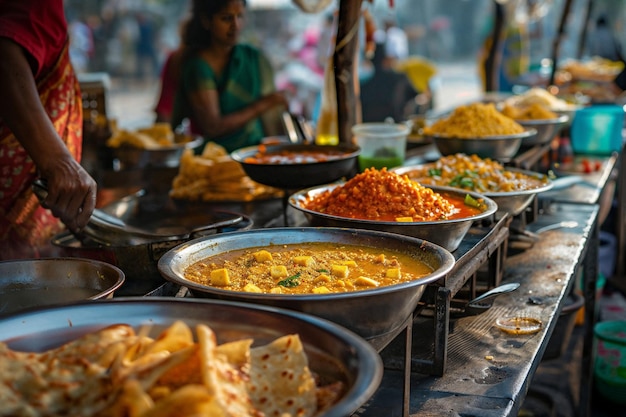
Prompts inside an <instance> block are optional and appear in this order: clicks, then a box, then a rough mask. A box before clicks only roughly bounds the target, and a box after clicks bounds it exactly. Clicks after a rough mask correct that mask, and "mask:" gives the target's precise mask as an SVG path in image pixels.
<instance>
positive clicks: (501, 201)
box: [393, 165, 554, 216]
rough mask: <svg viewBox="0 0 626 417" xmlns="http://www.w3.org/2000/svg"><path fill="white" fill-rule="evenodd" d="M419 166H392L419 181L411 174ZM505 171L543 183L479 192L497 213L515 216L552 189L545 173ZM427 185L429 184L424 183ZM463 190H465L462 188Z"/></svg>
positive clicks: (398, 171)
mask: <svg viewBox="0 0 626 417" xmlns="http://www.w3.org/2000/svg"><path fill="white" fill-rule="evenodd" d="M418 168H420V166H419V165H407V166H403V167H398V168H394V169H393V172H395V173H397V174H399V175H407V176H408V177H409V178H410V179H412V180H414V181H417V182H419V178H416V177H415V175H411V172H412V171H414V170H416V169H418ZM505 169H506V170H507V171H512V172H521V173H523V174H526V175H528V176H531V177H536V178H539V179H542V180H544V185H543V186H542V187H538V188H533V189H530V190H519V191H505V192H490V191H485V192H481V194H482V195H483V196H485V197H487V198H490V199H491V200H493V201H494V202H495V203H496V204H497V206H498V209H497V213H508V214H510V215H511V216H517V215H518V214H520V213H521V212H523V211H524V210H525V209H526V207H528V206H529V205H530V203H532V201H533V199H534V198H535V196H536V195H537V194H539V193H543V192H544V191H548V190H550V189H552V187H553V186H554V184H553V183H552V181H551V180H550V179H549V178H548V176H547V175H544V174H541V173H538V172H533V171H527V170H523V169H520V168H513V167H506V168H505ZM426 186H429V187H430V185H426ZM463 191H465V190H463Z"/></svg>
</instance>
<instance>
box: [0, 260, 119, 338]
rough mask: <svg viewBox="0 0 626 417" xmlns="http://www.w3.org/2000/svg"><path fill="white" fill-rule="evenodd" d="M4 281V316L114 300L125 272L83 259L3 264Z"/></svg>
mask: <svg viewBox="0 0 626 417" xmlns="http://www.w3.org/2000/svg"><path fill="white" fill-rule="evenodd" d="M0 277H2V279H0V316H5V315H9V314H13V313H15V312H17V311H20V310H25V309H29V308H34V307H42V306H47V305H55V304H67V303H72V302H75V301H80V300H97V299H100V298H110V297H113V293H114V292H115V290H117V289H118V288H119V287H120V286H121V285H122V284H123V283H124V280H125V276H124V272H122V271H121V270H120V269H119V268H117V267H116V266H114V265H111V264H108V263H106V262H101V261H95V260H92V259H82V258H42V259H19V260H11V261H3V262H0ZM0 334H2V332H0Z"/></svg>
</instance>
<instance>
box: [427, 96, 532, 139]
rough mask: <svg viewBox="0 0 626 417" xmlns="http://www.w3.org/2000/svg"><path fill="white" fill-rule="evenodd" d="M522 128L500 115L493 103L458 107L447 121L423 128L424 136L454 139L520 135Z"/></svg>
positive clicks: (440, 121)
mask: <svg viewBox="0 0 626 417" xmlns="http://www.w3.org/2000/svg"><path fill="white" fill-rule="evenodd" d="M523 131H524V127H523V126H522V125H520V124H519V123H517V122H516V121H515V120H513V119H511V118H510V117H508V116H505V115H504V114H502V113H500V112H499V111H498V110H497V109H496V108H495V106H494V105H493V103H486V104H485V103H472V104H468V105H465V106H459V107H457V108H456V109H454V111H453V112H452V114H451V115H450V116H449V117H448V118H447V119H440V120H437V121H436V122H435V123H433V124H432V125H431V126H427V127H425V128H424V134H426V135H430V134H437V135H441V136H447V137H455V138H483V137H488V136H502V135H512V134H516V133H522V132H523Z"/></svg>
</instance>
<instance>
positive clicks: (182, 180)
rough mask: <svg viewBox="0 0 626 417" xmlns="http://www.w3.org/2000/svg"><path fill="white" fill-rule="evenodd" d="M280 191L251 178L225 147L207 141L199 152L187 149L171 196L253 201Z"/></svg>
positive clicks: (187, 198) (208, 199)
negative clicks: (200, 152) (196, 153)
mask: <svg viewBox="0 0 626 417" xmlns="http://www.w3.org/2000/svg"><path fill="white" fill-rule="evenodd" d="M281 195H282V191H280V190H277V189H275V188H272V187H268V186H266V185H262V184H259V183H257V182H255V181H253V180H252V179H251V178H250V177H248V176H247V175H246V173H245V172H244V170H243V168H242V167H241V164H239V162H237V161H235V160H233V159H232V158H231V157H230V155H229V154H228V153H227V152H226V150H225V149H224V148H223V147H222V146H220V145H218V144H216V143H214V142H209V143H207V144H206V146H205V147H204V149H203V151H202V154H201V155H194V153H193V151H192V150H190V149H186V150H185V151H184V152H183V154H182V156H181V158H180V166H179V170H178V175H177V176H176V177H175V178H174V181H173V182H172V189H171V190H170V196H171V197H172V198H175V199H181V200H190V201H252V200H256V199H262V198H269V197H280V196H281Z"/></svg>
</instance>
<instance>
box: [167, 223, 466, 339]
mask: <svg viewBox="0 0 626 417" xmlns="http://www.w3.org/2000/svg"><path fill="white" fill-rule="evenodd" d="M308 242H332V243H335V244H337V245H342V244H349V245H360V246H369V247H375V248H385V249H390V250H398V251H402V252H405V253H406V252H409V253H411V255H413V256H415V257H416V259H418V260H420V261H423V262H426V263H427V264H428V265H430V266H431V267H432V268H433V272H432V273H431V274H429V275H427V276H425V277H423V278H421V279H419V280H415V281H410V282H405V283H401V284H396V285H390V286H385V287H380V288H374V289H368V290H362V291H353V292H345V293H332V294H262V293H248V292H239V291H229V290H224V289H220V288H216V287H211V286H208V285H203V284H200V283H197V282H194V281H191V280H189V279H187V278H185V269H186V268H187V267H188V266H189V265H191V264H193V263H195V262H197V261H200V260H203V259H207V258H210V257H211V256H216V255H219V254H221V253H223V252H228V251H231V250H236V249H244V248H253V247H267V246H272V245H282V244H298V243H308ZM454 262H455V261H454V257H453V256H452V254H451V253H450V252H448V251H447V250H445V249H444V248H442V247H440V246H437V245H435V244H432V243H430V242H426V241H423V240H421V239H417V238H413V237H409V236H402V235H397V234H392V233H384V232H379V231H372V230H358V229H341V228H313V227H303V228H295V227H292V228H271V229H255V230H250V231H246V232H230V233H224V234H222V235H219V236H215V237H212V238H200V239H196V240H192V241H190V242H188V243H186V244H182V245H180V246H177V247H176V248H174V249H172V250H170V251H169V252H167V253H166V254H165V255H163V256H162V257H161V259H160V260H159V264H158V268H159V271H160V272H161V274H162V275H163V277H164V278H165V279H166V280H168V281H171V282H174V283H176V284H180V285H183V286H185V287H187V288H188V289H189V291H191V293H192V294H194V295H197V296H201V297H215V298H220V299H225V300H231V301H243V302H249V303H256V304H265V305H271V306H275V307H281V308H287V309H290V310H297V311H301V312H304V313H308V314H313V315H315V316H319V317H322V318H325V319H328V320H330V321H333V322H335V323H337V324H339V325H341V326H343V327H345V328H347V329H349V330H351V331H353V332H355V333H356V334H358V335H359V336H361V337H363V338H364V339H366V340H368V341H369V342H370V343H371V344H372V345H373V346H374V347H376V348H377V349H380V348H382V347H384V346H386V345H387V344H388V343H389V342H390V341H391V340H393V338H394V337H395V336H397V334H398V333H399V332H400V331H401V330H402V329H403V328H404V327H405V326H406V324H407V320H409V319H410V317H411V316H412V314H413V311H414V310H415V308H416V307H417V304H418V302H419V300H420V298H421V297H422V294H423V293H424V290H425V288H426V285H427V284H429V283H432V282H435V281H437V280H439V279H440V278H442V277H443V276H445V274H447V273H448V272H449V271H450V270H451V269H452V267H453V266H454Z"/></svg>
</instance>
